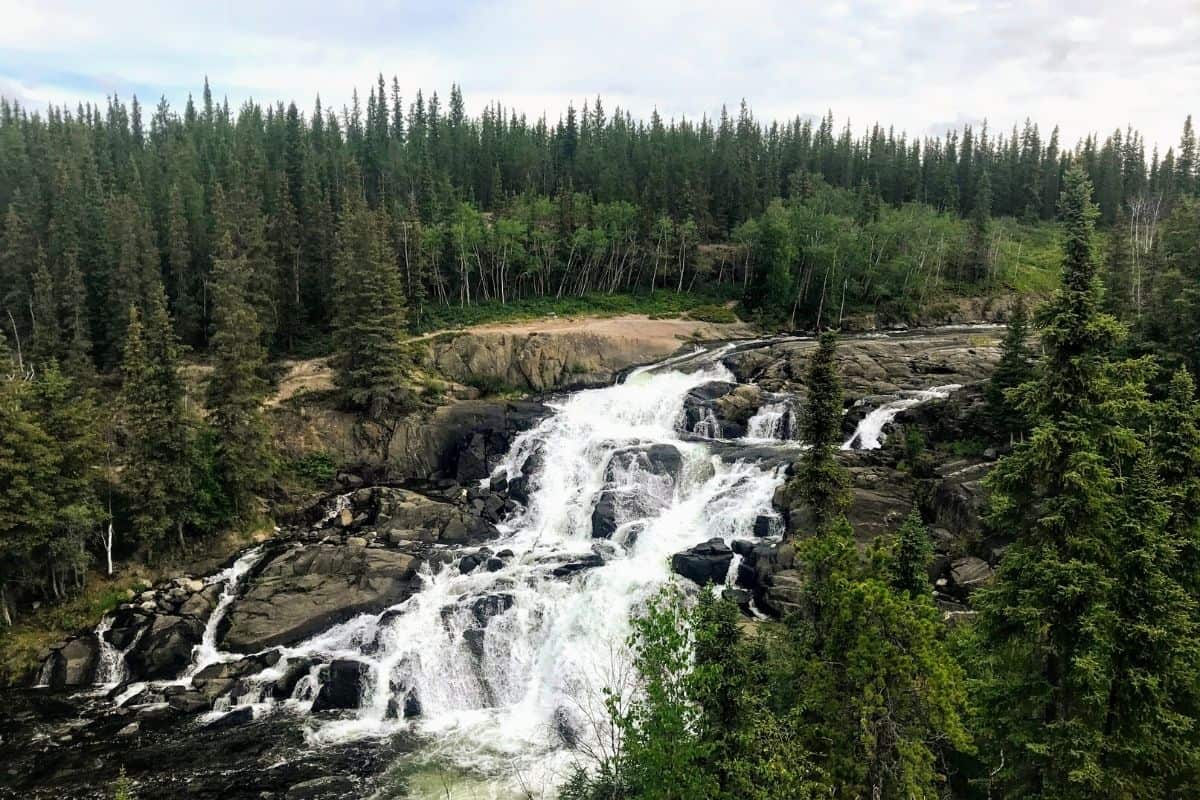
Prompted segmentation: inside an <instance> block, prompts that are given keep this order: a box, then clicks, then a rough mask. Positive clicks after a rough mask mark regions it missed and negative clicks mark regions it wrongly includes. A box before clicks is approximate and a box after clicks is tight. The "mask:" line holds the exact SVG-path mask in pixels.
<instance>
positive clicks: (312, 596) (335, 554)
mask: <svg viewBox="0 0 1200 800" xmlns="http://www.w3.org/2000/svg"><path fill="white" fill-rule="evenodd" d="M419 564H420V562H419V560H418V559H417V558H416V557H414V556H412V555H409V554H407V553H402V552H398V551H395V550H383V549H374V548H356V547H343V546H339V545H328V544H326V545H313V546H306V547H304V546H302V547H294V548H291V549H288V550H285V551H283V552H281V553H279V554H278V555H276V556H274V557H273V558H270V559H269V560H268V561H267V562H266V564H265V565H264V566H263V567H262V569H261V570H260V571H259V572H258V574H257V575H255V576H254V577H253V578H252V579H251V580H250V582H249V586H248V587H247V588H246V590H245V594H244V595H243V596H242V597H240V598H238V600H236V601H235V602H234V603H233V606H232V607H231V609H230V612H229V617H228V629H227V630H226V631H225V632H224V635H223V636H222V638H221V643H222V645H223V646H224V647H225V649H227V650H231V651H233V652H238V653H252V652H256V651H259V650H263V649H265V648H268V647H275V646H277V645H290V644H295V643H296V642H299V641H301V640H303V639H305V638H307V637H308V636H311V635H312V634H314V633H318V632H319V631H322V630H324V629H326V628H328V627H329V626H330V625H335V624H337V623H339V622H344V621H346V620H347V619H349V618H351V617H353V616H355V615H357V614H362V613H368V612H370V613H377V612H380V611H382V610H384V609H385V608H387V607H389V606H392V605H395V604H396V603H399V602H401V601H402V600H405V599H406V598H408V597H409V596H410V595H411V594H412V593H413V592H414V591H416V589H417V588H419V584H420V581H419V579H418V578H417V568H418V566H419Z"/></svg>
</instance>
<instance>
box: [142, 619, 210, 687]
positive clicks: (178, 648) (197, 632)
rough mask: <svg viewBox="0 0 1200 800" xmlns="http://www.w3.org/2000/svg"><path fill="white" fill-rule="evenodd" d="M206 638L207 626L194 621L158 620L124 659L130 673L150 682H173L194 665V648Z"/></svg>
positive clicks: (196, 620)
mask: <svg viewBox="0 0 1200 800" xmlns="http://www.w3.org/2000/svg"><path fill="white" fill-rule="evenodd" d="M203 636H204V623H203V622H202V621H200V620H198V619H196V618H195V617H177V616H173V615H170V614H163V615H160V616H157V617H155V618H154V620H153V622H151V623H150V627H149V628H148V629H147V630H146V632H145V633H144V634H142V636H141V638H139V639H138V641H137V644H135V645H134V646H133V649H132V650H130V651H129V652H128V653H127V654H126V656H125V660H126V662H127V663H128V664H129V670H130V673H131V674H132V675H134V676H136V677H138V678H143V679H151V680H152V679H159V678H174V677H175V676H176V675H178V674H179V673H180V672H182V671H183V669H184V668H185V667H186V666H187V665H188V664H189V663H190V662H191V660H192V648H193V647H195V646H196V645H198V644H199V643H200V640H201V639H202V638H203Z"/></svg>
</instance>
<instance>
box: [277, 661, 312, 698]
mask: <svg viewBox="0 0 1200 800" xmlns="http://www.w3.org/2000/svg"><path fill="white" fill-rule="evenodd" d="M316 664H317V662H316V660H315V659H312V658H297V659H293V660H291V661H288V662H287V664H286V665H285V666H284V668H283V674H282V675H280V676H279V677H278V678H276V679H275V682H274V683H272V684H271V696H272V697H274V698H275V699H276V700H287V699H288V698H289V697H291V696H292V695H293V694H295V692H296V684H298V683H300V679H301V678H303V677H304V676H305V675H307V674H308V673H309V672H311V671H312V668H313V667H314V666H316Z"/></svg>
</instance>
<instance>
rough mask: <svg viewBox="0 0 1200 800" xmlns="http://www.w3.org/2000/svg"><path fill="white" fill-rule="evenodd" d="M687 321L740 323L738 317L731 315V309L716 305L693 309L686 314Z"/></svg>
mask: <svg viewBox="0 0 1200 800" xmlns="http://www.w3.org/2000/svg"><path fill="white" fill-rule="evenodd" d="M687 315H688V319H694V320H696V321H698V322H720V323H729V322H740V321H741V320H740V319H739V318H738V315H737V314H735V313H733V309H731V308H726V307H725V306H718V305H703V306H697V307H696V308H693V309H692V310H691V311H689V312H687Z"/></svg>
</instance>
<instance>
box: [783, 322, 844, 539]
mask: <svg viewBox="0 0 1200 800" xmlns="http://www.w3.org/2000/svg"><path fill="white" fill-rule="evenodd" d="M836 359H837V334H836V333H834V332H832V331H826V332H825V333H823V334H821V338H820V341H819V343H818V345H817V349H816V351H815V352H814V353H813V355H812V356H811V358H810V359H809V362H808V371H807V373H806V374H805V385H806V386H807V388H808V397H807V399H806V400H805V403H804V408H803V409H802V411H801V414H800V438H801V441H803V442H804V443H805V444H807V445H808V448H807V449H806V450H805V451H804V452H803V454H802V455H801V456H800V461H799V464H798V466H797V469H796V476H795V478H794V479H793V482H792V485H791V486H790V487H789V490H790V491H792V492H794V493H795V494H796V495H797V496H798V497H799V498H800V499H801V500H803V501H804V503H805V504H806V506H807V508H808V510H809V515H810V517H811V519H812V523H813V528H814V530H815V532H817V533H820V532H823V531H824V530H825V529H826V528H827V527H828V526H829V525H830V524H831V523H832V521H833V520H834V519H836V518H837V516H838V515H839V514H841V512H842V510H843V509H844V508H845V507H846V504H847V503H848V502H849V492H848V489H847V487H848V484H849V479H848V477H847V475H846V471H845V469H844V468H843V467H842V466H841V465H840V464H839V463H838V462H837V456H836V453H837V450H838V448H839V446H840V445H841V431H842V407H843V403H842V384H841V380H840V379H839V377H838V372H837V362H836Z"/></svg>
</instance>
